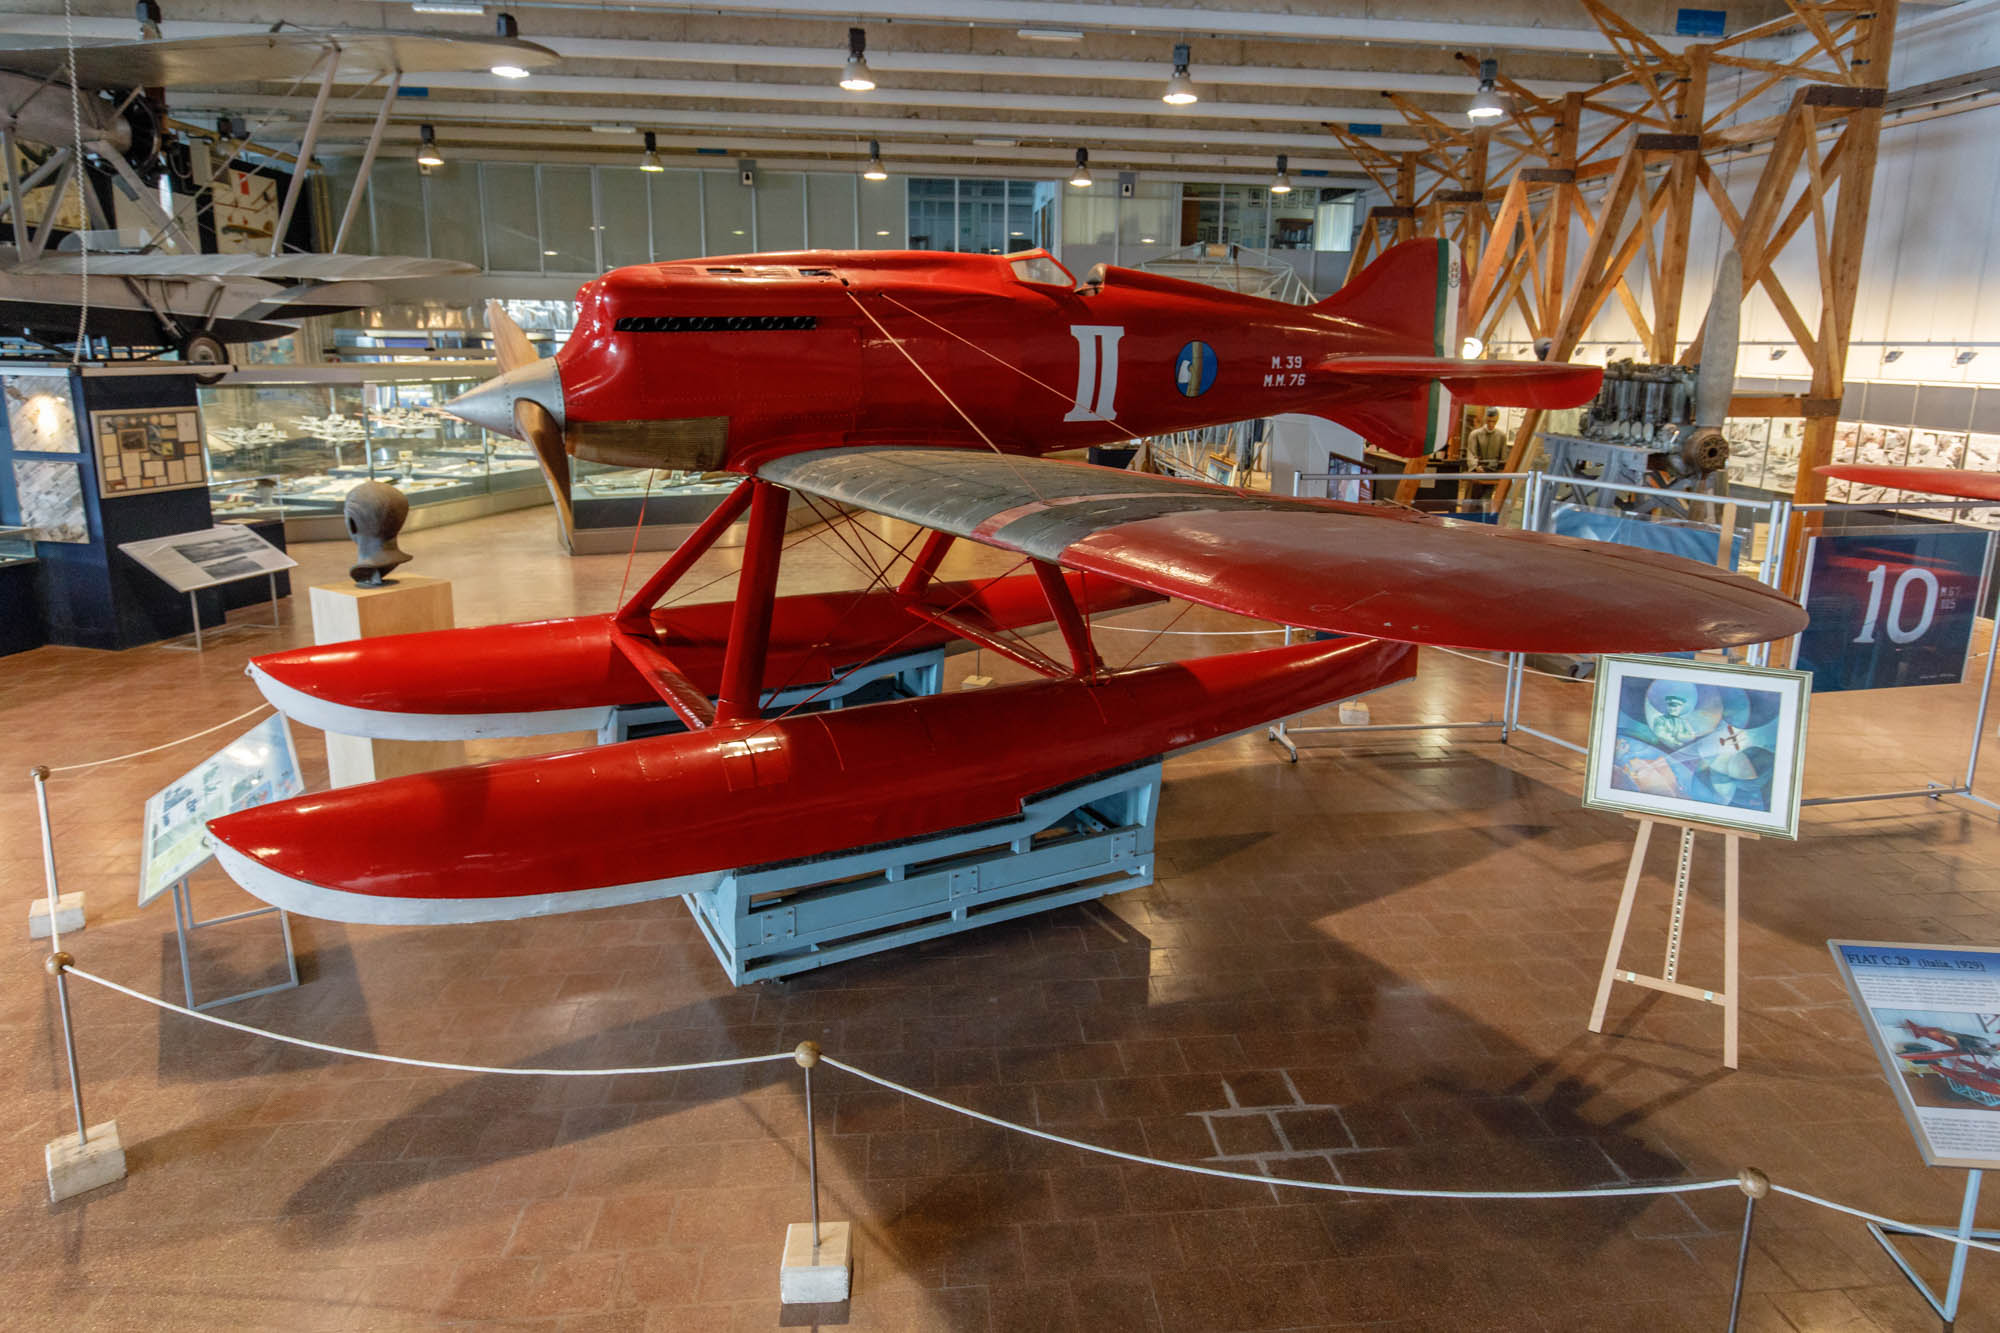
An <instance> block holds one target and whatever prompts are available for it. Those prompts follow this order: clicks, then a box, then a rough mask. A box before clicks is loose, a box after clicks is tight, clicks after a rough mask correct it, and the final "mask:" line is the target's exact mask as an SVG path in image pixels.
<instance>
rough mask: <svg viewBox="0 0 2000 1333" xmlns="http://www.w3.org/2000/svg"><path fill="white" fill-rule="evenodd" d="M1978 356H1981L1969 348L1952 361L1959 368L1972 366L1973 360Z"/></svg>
mask: <svg viewBox="0 0 2000 1333" xmlns="http://www.w3.org/2000/svg"><path fill="white" fill-rule="evenodd" d="M1978 355H1979V353H1978V352H1975V351H1974V350H1972V349H1971V348H1970V347H1968V348H1966V349H1965V350H1964V351H1962V352H1960V353H1959V354H1958V355H1957V356H1955V357H1953V358H1952V359H1951V360H1952V364H1953V365H1958V366H1969V365H1971V364H1972V358H1973V357H1975V356H1978Z"/></svg>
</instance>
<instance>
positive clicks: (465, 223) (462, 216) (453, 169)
mask: <svg viewBox="0 0 2000 1333" xmlns="http://www.w3.org/2000/svg"><path fill="white" fill-rule="evenodd" d="M424 189H425V193H426V194H427V195H428V196H429V197H428V199H427V200H426V201H425V203H426V207H427V211H428V212H429V214H430V231H431V258H433V259H456V260H460V261H462V262H464V263H467V264H484V263H485V262H486V254H485V250H484V247H482V246H481V244H480V242H479V164H478V163H476V162H447V163H446V164H445V165H444V166H441V167H432V168H431V174H430V175H429V176H427V177H425V178H424Z"/></svg>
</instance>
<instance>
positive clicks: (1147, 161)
mask: <svg viewBox="0 0 2000 1333" xmlns="http://www.w3.org/2000/svg"><path fill="white" fill-rule="evenodd" d="M528 133H529V135H530V136H531V137H530V138H527V139H524V138H523V131H522V130H520V129H518V128H506V127H501V126H485V125H463V126H457V127H455V128H453V129H451V130H449V131H448V132H444V133H440V134H439V136H438V139H439V143H440V144H441V146H442V147H443V148H444V149H445V150H446V155H447V156H448V157H450V156H454V155H455V151H456V150H457V149H458V148H460V147H470V146H474V145H478V146H489V147H512V148H514V149H516V150H517V152H516V154H515V160H517V161H518V160H519V152H518V150H520V149H522V148H527V147H532V148H533V149H534V150H535V151H536V152H537V153H540V152H541V151H543V150H545V149H562V150H567V151H570V152H571V153H573V154H574V155H575V156H576V157H577V158H578V159H579V160H581V159H584V158H587V159H588V160H590V161H594V162H605V163H613V164H615V163H621V162H631V163H634V164H635V166H634V169H635V170H636V169H637V167H636V162H637V159H638V152H639V139H638V136H637V135H636V134H635V135H633V136H632V137H631V138H629V139H624V138H620V137H618V136H615V135H604V134H592V133H590V132H589V131H585V130H568V129H556V130H531V131H529V132H528ZM365 137H366V136H365V134H364V133H363V132H362V131H361V130H360V128H359V126H354V127H347V128H345V129H343V130H336V128H335V127H333V126H329V127H328V128H327V130H326V131H325V132H324V133H323V135H322V155H323V156H324V155H326V153H325V146H326V145H327V144H328V143H332V144H336V145H356V144H359V143H360V142H361V141H362V139H364V138H365ZM384 141H385V142H387V143H395V144H407V145H411V146H414V145H415V144H416V143H417V142H418V136H417V131H416V127H414V126H407V125H406V126H392V127H391V128H390V129H389V130H388V132H387V133H386V134H385V135H384ZM657 141H658V143H659V146H660V150H661V151H662V152H663V153H665V152H677V153H680V154H682V155H684V156H685V160H679V159H675V160H673V161H672V162H671V165H675V166H681V167H689V168H692V167H705V166H713V167H715V168H717V169H728V168H729V163H730V162H731V160H732V158H733V157H736V156H750V157H755V158H757V160H758V163H759V165H760V166H770V165H771V164H772V162H773V161H775V160H776V157H787V158H793V159H798V160H811V161H812V163H813V166H812V169H813V170H819V171H829V170H831V171H838V170H844V169H852V170H855V171H859V169H860V167H861V164H862V162H863V160H864V159H865V157H866V153H865V151H863V150H857V148H856V146H855V145H854V143H853V142H852V141H851V140H847V139H832V140H829V139H821V140H813V139H810V138H750V139H731V140H730V141H729V155H727V156H716V155H713V154H711V155H706V156H702V157H696V156H695V155H694V154H693V153H692V152H691V151H690V150H691V149H693V148H695V147H707V146H709V142H710V141H709V140H708V139H706V138H690V137H682V136H678V135H674V134H673V132H672V131H662V132H660V133H659V134H658V135H657ZM1328 142H1329V143H1331V140H1329V141H1328ZM1070 151H1071V150H1070V149H1068V148H1067V147H1064V146H1061V145H1056V144H1049V145H1040V146H1038V145H1033V144H1022V145H1017V146H1015V147H1011V148H1002V147H992V148H974V147H970V146H967V145H956V144H936V143H918V144H885V145H884V150H883V157H884V159H885V160H886V161H887V162H888V164H889V166H890V168H891V169H892V170H894V171H896V172H898V173H899V174H902V175H917V174H924V173H922V172H920V171H918V170H916V168H915V166H914V164H916V163H921V162H944V163H953V164H954V165H953V166H952V170H950V171H944V170H942V169H940V170H939V172H938V173H937V174H941V175H951V174H955V173H958V172H959V170H960V168H962V167H963V166H964V165H966V164H965V163H964V162H962V161H959V159H962V158H977V159H979V160H980V161H983V162H987V163H989V164H991V165H992V166H993V167H994V170H995V171H996V172H1003V173H1004V172H1008V171H1011V172H1013V173H1014V174H1015V175H1017V176H1018V175H1020V174H1022V172H1023V171H1024V170H1028V171H1031V172H1033V173H1034V174H1041V169H1042V168H1047V169H1048V174H1051V175H1054V174H1056V173H1057V172H1058V171H1060V170H1063V169H1066V168H1067V167H1068V165H1069V162H1070ZM807 154H823V155H824V156H821V157H815V158H811V159H807V158H806V156H805V155H807ZM771 155H776V156H775V157H774V156H771ZM1091 163H1092V165H1093V166H1096V167H1098V168H1099V169H1100V170H1104V169H1114V170H1115V169H1119V168H1126V167H1132V168H1148V167H1153V168H1161V169H1170V171H1171V174H1172V175H1173V176H1174V178H1175V179H1176V180H1179V179H1184V178H1190V177H1195V178H1200V179H1204V180H1205V179H1209V178H1210V177H1209V174H1208V173H1213V172H1232V171H1241V172H1248V173H1251V174H1252V175H1253V176H1255V177H1257V178H1258V179H1259V180H1261V181H1268V180H1269V179H1270V177H1271V173H1272V170H1273V169H1274V166H1275V163H1274V162H1273V161H1272V159H1271V157H1270V156H1269V155H1264V154H1240V155H1239V154H1224V155H1216V154H1205V153H1175V152H1146V151H1143V150H1130V149H1121V148H1117V147H1113V148H1108V149H1104V150H1102V151H1097V152H1093V154H1092V156H1091ZM1290 167H1291V172H1292V175H1293V176H1294V177H1295V178H1298V180H1299V183H1300V184H1303V185H1327V186H1340V187H1342V188H1348V187H1359V186H1362V185H1365V184H1367V180H1368V178H1367V177H1366V176H1364V175H1363V174H1362V173H1361V172H1359V171H1356V170H1355V169H1354V166H1353V164H1352V163H1351V162H1348V161H1346V160H1345V159H1342V158H1340V157H1339V156H1338V155H1335V154H1330V153H1323V154H1318V155H1313V156H1305V157H1301V156H1297V155H1293V156H1292V159H1291V162H1290ZM1313 172H1325V173H1328V174H1326V175H1324V176H1317V175H1313V174H1311V173H1313ZM1217 179H1220V177H1217Z"/></svg>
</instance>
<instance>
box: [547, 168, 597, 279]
mask: <svg viewBox="0 0 2000 1333" xmlns="http://www.w3.org/2000/svg"><path fill="white" fill-rule="evenodd" d="M539 170H540V172H541V182H540V184H541V195H542V271H543V272H545V273H596V272H597V271H598V263H597V219H596V205H595V201H594V200H593V199H592V197H591V180H590V176H591V171H590V168H589V167H541V168H539Z"/></svg>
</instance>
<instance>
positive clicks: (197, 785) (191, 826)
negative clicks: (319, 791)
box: [139, 713, 306, 907]
mask: <svg viewBox="0 0 2000 1333" xmlns="http://www.w3.org/2000/svg"><path fill="white" fill-rule="evenodd" d="M305 789H306V784H305V779H304V778H303V777H301V776H300V774H299V760H298V752H297V751H296V750H295V749H294V748H293V746H292V728H291V723H290V722H288V721H287V720H286V718H285V715H284V714H282V713H273V714H271V716H269V717H267V718H265V719H264V720H263V721H262V722H260V723H258V724H257V725H256V726H254V727H252V728H251V729H250V730H248V731H246V732H244V733H243V734H242V735H241V736H238V737H237V738H236V739H235V740H233V741H231V742H230V743H229V744H228V745H225V746H224V747H222V749H220V750H218V751H216V752H215V753H214V754H212V755H210V756H209V757H208V758H206V759H204V760H202V761H201V762H200V763H199V764H196V765H195V766H194V767H193V768H192V769H190V770H188V771H187V772H186V773H183V774H182V775H181V776H180V777H178V778H176V779H174V780H173V781H172V782H170V783H168V784H167V785H166V786H165V787H163V788H161V789H160V790H159V791H156V792H154V793H153V795H152V796H151V797H150V798H148V799H147V801H146V814H145V824H146V829H145V838H144V841H143V842H142V844H141V847H140V867H139V906H141V907H144V906H145V905H146V904H147V903H149V902H151V901H153V899H155V898H157V897H159V896H160V894H162V893H164V892H166V891H167V890H168V889H170V888H172V887H173V886H174V883H175V882H176V881H177V880H182V879H185V878H187V876H189V875H191V874H193V873H194V872H195V871H196V870H197V869H199V868H200V867H201V864H202V862H204V861H206V860H208V858H209V857H210V856H212V855H213V854H214V852H215V844H214V843H213V842H211V841H210V840H209V836H208V821H209V820H211V819H219V818H221V817H222V816H223V815H226V814H228V813H230V812H231V811H233V810H247V809H249V808H250V807H251V806H253V805H264V804H266V803H267V802H270V801H278V800H283V799H284V798H286V797H288V796H297V795H299V794H300V793H301V792H303V791H304V790H305Z"/></svg>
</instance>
